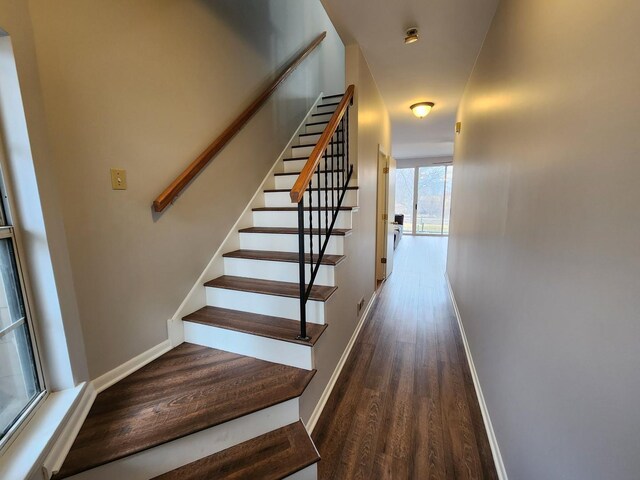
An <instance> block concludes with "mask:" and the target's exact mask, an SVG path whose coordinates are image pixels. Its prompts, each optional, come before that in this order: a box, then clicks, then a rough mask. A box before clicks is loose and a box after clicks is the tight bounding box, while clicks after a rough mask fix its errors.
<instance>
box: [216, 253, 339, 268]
mask: <svg viewBox="0 0 640 480" xmlns="http://www.w3.org/2000/svg"><path fill="white" fill-rule="evenodd" d="M222 256H223V257H227V258H245V259H248V260H263V261H270V262H287V263H298V253H297V252H272V251H268V250H235V251H233V252H227V253H225V254H224V255H222ZM345 258H346V257H345V256H344V255H329V254H325V255H324V256H323V257H322V261H321V262H320V263H321V264H322V265H338V264H339V263H340V262H341V261H342V260H344V259H345ZM305 259H306V263H311V257H310V255H309V254H308V253H307V254H305ZM315 259H316V260H317V255H316V256H315Z"/></svg>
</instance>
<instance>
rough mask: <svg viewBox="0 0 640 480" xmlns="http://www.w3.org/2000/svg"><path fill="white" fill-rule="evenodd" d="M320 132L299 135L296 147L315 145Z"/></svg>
mask: <svg viewBox="0 0 640 480" xmlns="http://www.w3.org/2000/svg"><path fill="white" fill-rule="evenodd" d="M321 135H322V132H318V133H314V134H313V135H301V136H299V137H298V145H306V144H308V143H313V144H316V143H318V140H320V136H321Z"/></svg>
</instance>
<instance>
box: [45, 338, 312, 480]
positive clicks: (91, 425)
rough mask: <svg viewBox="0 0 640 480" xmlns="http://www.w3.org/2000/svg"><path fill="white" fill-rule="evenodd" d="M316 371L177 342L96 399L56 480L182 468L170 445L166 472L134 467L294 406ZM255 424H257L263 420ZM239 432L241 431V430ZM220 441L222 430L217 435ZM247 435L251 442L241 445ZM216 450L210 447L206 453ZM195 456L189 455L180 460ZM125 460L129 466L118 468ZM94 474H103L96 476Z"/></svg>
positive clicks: (142, 474) (152, 464)
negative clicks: (195, 437) (273, 410)
mask: <svg viewBox="0 0 640 480" xmlns="http://www.w3.org/2000/svg"><path fill="white" fill-rule="evenodd" d="M314 373H315V371H306V370H302V369H298V368H293V367H288V366H285V365H279V364H275V363H270V362H265V361H262V360H256V359H255V358H250V357H246V356H242V355H237V354H234V353H229V352H224V351H221V350H216V349H213V348H207V347H201V346H197V345H193V344H189V343H183V344H181V345H179V346H177V347H176V348H174V349H173V350H170V351H169V352H167V353H165V354H164V355H162V356H160V357H158V358H157V359H155V360H153V361H152V362H150V363H149V364H147V365H145V366H144V367H142V368H141V369H139V370H137V371H136V372H134V373H132V374H131V375H129V376H128V377H126V378H124V379H122V380H120V381H119V382H118V383H116V384H114V385H113V386H111V387H109V388H107V389H106V390H105V391H103V392H101V393H100V394H98V396H97V397H96V400H95V402H94V404H93V406H92V407H91V410H90V411H89V415H88V416H87V418H86V420H85V422H84V424H83V425H82V427H81V429H80V432H79V434H78V436H77V437H76V439H75V441H74V442H73V445H72V447H71V450H70V451H69V454H68V455H67V458H66V459H65V461H64V463H63V465H62V468H61V469H60V471H59V472H58V473H57V474H56V475H55V476H54V478H55V479H56V480H57V479H60V478H66V477H71V476H73V475H76V474H80V475H81V477H80V476H79V477H78V478H82V479H83V480H84V479H91V480H95V479H100V480H102V479H106V478H108V479H110V480H111V479H112V478H118V477H119V478H126V479H127V480H131V479H139V478H150V477H152V476H154V475H158V474H161V473H164V472H167V471H170V470H172V469H174V468H176V467H178V466H180V465H181V464H180V463H173V464H172V463H171V462H172V461H174V458H169V457H171V456H176V455H177V453H176V452H178V450H180V449H182V450H180V451H189V448H188V447H184V444H182V445H183V447H180V446H179V445H178V446H177V447H169V449H170V451H171V452H172V453H171V455H167V454H166V453H165V454H163V456H162V457H160V460H162V462H164V464H166V465H167V466H168V468H166V469H163V470H155V471H154V473H153V474H152V475H148V476H146V475H145V470H144V469H142V470H140V469H139V468H138V467H139V464H135V462H136V461H138V460H136V458H138V459H141V458H142V457H141V455H144V454H148V455H152V453H150V452H154V451H157V450H156V449H162V448H165V447H166V446H167V445H175V444H178V443H180V442H181V441H182V439H183V437H184V439H187V438H192V437H191V436H192V435H208V433H207V432H213V433H212V435H214V434H215V428H216V427H217V426H218V425H222V424H224V426H222V427H221V428H224V429H225V431H229V429H230V428H231V427H230V425H231V424H232V423H233V422H236V423H237V422H240V421H241V420H242V418H245V416H247V417H248V416H249V415H253V414H254V412H255V413H257V412H261V411H266V409H269V408H272V407H273V408H277V405H286V403H285V402H289V401H290V400H293V399H296V400H295V401H296V402H297V397H299V396H300V395H302V392H304V390H305V388H306V386H307V385H308V384H309V382H310V381H311V378H312V377H313V375H314ZM287 412H288V410H287ZM295 413H296V417H293V418H292V419H291V420H289V421H287V422H286V423H281V424H279V425H277V426H275V427H272V428H269V429H268V430H262V431H260V432H259V433H255V435H253V436H256V435H262V434H264V433H265V432H268V431H270V430H273V429H274V428H280V427H282V426H285V425H288V424H290V423H291V422H294V421H295V420H296V418H299V416H298V415H297V413H298V412H297V411H296V412H295ZM260 421H261V422H262V421H263V419H262V417H260ZM265 422H266V420H265ZM263 423H264V422H263ZM248 425H249V429H250V428H253V426H254V425H255V426H256V427H257V426H259V424H258V422H257V421H256V420H255V419H254V420H252V421H251V423H249V424H248ZM260 425H262V424H260ZM238 428H240V427H238ZM242 428H243V431H247V426H246V425H245V426H243V427H242ZM199 432H201V433H199ZM229 435H230V434H229ZM222 437H224V435H221V433H220V432H218V433H217V435H216V436H215V438H222ZM202 438H205V437H202ZM206 438H207V439H209V438H214V437H206ZM247 438H252V437H251V436H248V437H244V438H243V440H246V439H247ZM243 440H242V441H243ZM201 441H202V440H201ZM206 441H207V442H209V443H212V441H211V440H206ZM169 442H174V443H171V444H170V443H169ZM231 445H233V444H230V445H227V446H224V447H222V448H221V449H220V450H217V451H221V450H223V449H225V448H228V447H230V446H231ZM166 450H167V449H166V448H165V452H166ZM215 452H216V450H210V451H209V452H207V453H206V455H210V454H212V453H215ZM134 454H137V455H134ZM131 456H133V457H131ZM202 456H204V455H202ZM149 458H151V457H149ZM176 458H177V457H176ZM198 458H199V457H191V458H189V459H188V460H187V461H186V462H184V463H187V462H191V461H194V460H197V459H198ZM128 459H131V461H132V462H133V464H127V465H125V466H124V467H119V466H117V465H116V464H117V463H118V462H126V461H128ZM143 463H144V462H143ZM160 463H161V462H159V461H158V457H157V456H156V457H153V461H147V462H146V463H144V468H159V464H160ZM184 463H182V464H184ZM118 465H120V464H118ZM121 468H125V470H122V469H121ZM99 469H102V470H101V472H98V471H97V470H99ZM104 469H107V470H104ZM109 469H112V470H109ZM118 469H120V470H118ZM81 472H84V473H81ZM122 472H126V473H122Z"/></svg>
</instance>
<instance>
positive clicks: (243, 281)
mask: <svg viewBox="0 0 640 480" xmlns="http://www.w3.org/2000/svg"><path fill="white" fill-rule="evenodd" d="M204 285H205V287H214V288H224V289H227V290H240V291H243V292H253V293H261V294H264V295H275V296H277V297H291V298H300V285H299V284H298V283H292V282H274V281H273V280H262V279H258V278H245V277H234V276H231V275H222V276H221V277H218V278H214V279H213V280H209V281H208V282H207V283H205V284H204ZM337 289H338V287H327V286H324V285H314V286H313V287H312V288H311V293H310V294H309V300H315V301H318V302H326V301H327V300H328V299H329V297H331V295H333V293H334V292H335V291H336V290H337Z"/></svg>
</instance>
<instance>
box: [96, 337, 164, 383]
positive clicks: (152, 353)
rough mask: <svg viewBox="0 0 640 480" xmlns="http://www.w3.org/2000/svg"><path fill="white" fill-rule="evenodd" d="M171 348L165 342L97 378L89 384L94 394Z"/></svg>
mask: <svg viewBox="0 0 640 480" xmlns="http://www.w3.org/2000/svg"><path fill="white" fill-rule="evenodd" d="M172 348H173V347H172V345H171V342H169V340H165V341H164V342H162V343H159V344H158V345H156V346H155V347H151V348H150V349H149V350H147V351H146V352H142V353H141V354H140V355H138V356H136V357H133V358H132V359H131V360H128V361H127V362H125V363H123V364H122V365H120V366H118V367H116V368H114V369H113V370H111V371H109V372H107V373H105V374H103V375H100V376H99V377H98V378H96V379H95V380H93V381H92V382H91V384H92V385H93V388H94V389H95V392H96V394H98V393H100V392H102V391H103V390H106V389H107V388H109V387H110V386H111V385H113V384H114V383H117V382H119V381H120V380H122V379H123V378H125V377H127V376H129V375H131V374H132V373H133V372H135V371H136V370H139V369H141V368H142V367H144V366H145V365H146V364H148V363H149V362H152V361H153V360H155V359H156V358H158V357H159V356H160V355H164V354H165V353H167V352H168V351H169V350H171V349H172Z"/></svg>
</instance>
